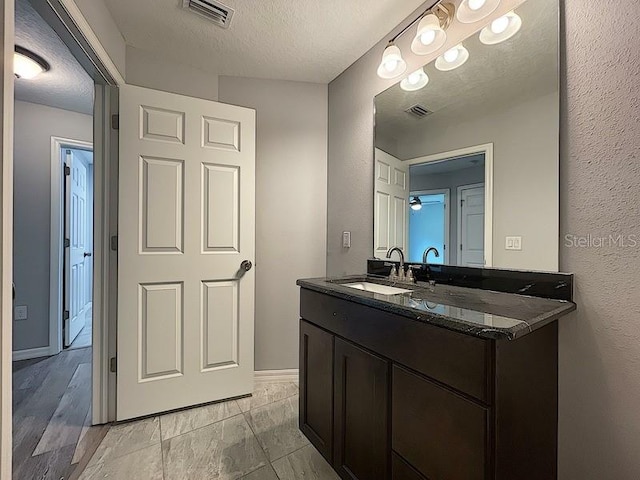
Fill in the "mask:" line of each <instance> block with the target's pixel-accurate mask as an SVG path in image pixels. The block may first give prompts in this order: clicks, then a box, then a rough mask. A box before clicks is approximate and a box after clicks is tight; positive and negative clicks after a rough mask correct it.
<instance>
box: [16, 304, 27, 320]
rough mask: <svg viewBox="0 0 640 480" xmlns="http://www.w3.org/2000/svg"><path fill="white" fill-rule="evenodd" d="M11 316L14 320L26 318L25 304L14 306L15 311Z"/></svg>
mask: <svg viewBox="0 0 640 480" xmlns="http://www.w3.org/2000/svg"><path fill="white" fill-rule="evenodd" d="M13 317H14V319H15V320H26V319H27V306H26V305H18V306H17V307H15V311H14V313H13Z"/></svg>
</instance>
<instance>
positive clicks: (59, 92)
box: [15, 0, 93, 114]
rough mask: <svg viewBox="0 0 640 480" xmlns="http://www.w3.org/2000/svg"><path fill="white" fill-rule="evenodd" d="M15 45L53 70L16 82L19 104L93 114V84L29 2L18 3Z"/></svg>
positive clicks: (23, 0)
mask: <svg viewBox="0 0 640 480" xmlns="http://www.w3.org/2000/svg"><path fill="white" fill-rule="evenodd" d="M16 45H20V46H22V47H25V48H27V49H28V50H31V51H32V52H34V53H36V54H38V55H40V56H41V57H42V58H44V59H45V60H46V61H47V62H49V64H50V65H51V70H49V71H48V72H45V73H43V74H41V75H38V76H37V77H36V78H33V79H31V80H26V79H22V78H17V79H16V81H15V96H16V100H23V101H26V102H32V103H39V104H42V105H48V106H50V107H57V108H63V109H65V110H72V111H74V112H80V113H86V114H91V113H92V112H93V80H92V79H91V78H90V77H89V75H87V73H86V72H85V71H84V70H83V68H82V67H81V66H80V64H79V63H78V62H77V61H76V59H75V58H74V57H73V55H71V52H69V49H68V48H67V47H66V46H65V44H64V43H63V42H62V40H60V38H59V37H58V36H57V35H56V33H55V32H54V31H53V30H52V29H51V27H49V25H48V24H47V23H46V22H45V21H44V20H43V19H42V17H40V15H38V14H37V13H36V11H35V10H34V9H33V7H32V6H31V4H30V3H29V2H28V1H27V0H16Z"/></svg>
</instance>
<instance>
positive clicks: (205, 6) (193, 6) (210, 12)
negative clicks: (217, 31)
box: [182, 0, 234, 28]
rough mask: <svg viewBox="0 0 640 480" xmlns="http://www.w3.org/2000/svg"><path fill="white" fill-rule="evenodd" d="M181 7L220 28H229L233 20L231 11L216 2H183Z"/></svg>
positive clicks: (188, 0) (195, 0) (213, 0)
mask: <svg viewBox="0 0 640 480" xmlns="http://www.w3.org/2000/svg"><path fill="white" fill-rule="evenodd" d="M182 6H183V7H184V8H186V9H188V10H191V11H192V12H193V13H197V14H198V15H200V16H202V17H205V18H208V19H209V20H211V21H212V22H213V23H215V24H216V25H218V26H219V27H222V28H229V25H231V19H232V18H233V13H234V11H233V9H232V8H230V7H227V6H226V5H223V4H222V3H220V2H216V0H183V1H182Z"/></svg>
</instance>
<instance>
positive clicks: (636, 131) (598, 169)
mask: <svg viewBox="0 0 640 480" xmlns="http://www.w3.org/2000/svg"><path fill="white" fill-rule="evenodd" d="M531 1H533V0H531ZM431 3H432V2H427V3H426V4H425V7H426V6H428V5H430V4H431ZM560 5H561V6H562V7H561V8H562V10H563V19H564V21H563V22H562V25H563V30H562V32H561V48H562V49H563V52H562V68H561V99H562V102H563V103H562V104H561V112H560V131H561V142H560V144H561V150H560V172H561V175H560V192H561V195H560V237H561V238H559V239H558V243H557V244H560V245H561V247H562V248H561V249H560V268H561V270H562V271H565V272H573V273H574V274H575V280H576V287H575V288H576V299H577V303H578V311H577V312H576V313H575V314H572V315H571V316H569V317H566V318H563V319H561V320H560V372H559V375H560V384H559V389H560V391H559V399H560V409H559V416H560V425H559V435H558V438H559V476H558V478H559V480H575V479H580V480H603V479H607V480H608V479H612V480H613V479H615V480H634V479H637V478H640V461H639V460H638V452H639V451H640V408H638V401H639V400H638V399H640V325H639V320H638V319H639V318H640V295H639V294H638V272H640V247H638V246H636V247H631V246H629V244H627V246H626V247H623V246H615V245H612V246H608V247H604V248H596V247H590V248H589V247H587V248H576V247H568V246H564V245H563V241H562V237H564V235H565V234H576V235H588V234H591V235H609V234H622V235H627V239H628V236H629V235H638V239H639V240H640V209H638V205H639V204H640V198H639V195H640V160H639V157H640V153H639V152H640V145H639V143H638V142H639V140H638V139H640V122H639V121H638V104H639V102H640V99H639V98H638V84H639V83H640V57H638V55H637V52H638V50H640V37H639V36H638V35H637V32H638V31H639V30H640V11H639V10H638V8H637V2H629V1H626V0H611V1H609V2H602V3H599V4H598V8H595V9H594V8H593V3H591V2H584V1H580V0H564V1H562V2H560ZM417 14H419V12H416V15H417ZM410 18H411V19H414V18H415V16H412V17H410ZM405 24H406V22H405ZM394 31H398V29H395V30H394ZM389 36H391V35H389ZM387 38H388V37H387ZM384 44H385V40H383V41H382V42H380V43H379V44H378V45H376V47H375V48H374V49H373V50H371V51H370V52H369V53H367V54H366V55H364V56H363V57H362V58H361V59H360V60H358V62H356V63H355V64H354V65H352V66H351V67H350V68H349V70H347V71H346V72H345V73H343V74H342V75H341V76H340V77H338V78H337V79H336V80H334V81H333V82H332V83H331V84H330V85H329V159H328V162H329V165H328V167H329V169H328V170H329V179H328V183H329V184H328V190H329V197H328V198H329V212H328V215H329V223H328V232H329V245H328V253H327V265H328V272H327V273H328V274H329V275H340V274H342V273H345V272H349V273H359V272H362V271H363V270H364V268H365V261H366V259H367V257H368V256H369V255H370V251H371V244H372V242H373V229H372V228H371V227H370V225H371V222H372V221H373V214H372V212H373V208H372V200H373V198H372V197H373V196H372V194H371V192H372V191H373V162H372V154H371V151H372V147H371V145H372V144H373V124H372V121H371V119H372V118H373V96H374V95H375V94H377V93H379V92H381V91H382V90H384V89H385V88H386V87H388V86H390V84H391V82H384V81H382V80H380V79H378V78H377V76H376V74H375V72H376V67H377V65H378V62H379V61H380V56H381V55H382V50H383V49H384ZM402 48H403V51H409V48H408V46H406V45H403V46H402ZM408 60H409V61H411V60H410V59H408ZM411 68H412V66H411V65H410V66H409V71H411V70H410V69H411ZM370 212H371V213H370ZM342 230H351V231H352V232H353V237H352V241H353V245H354V246H353V247H352V248H351V250H350V251H349V252H342V251H341V249H340V248H339V245H340V244H339V241H340V232H341V231H342ZM557 244H556V246H557Z"/></svg>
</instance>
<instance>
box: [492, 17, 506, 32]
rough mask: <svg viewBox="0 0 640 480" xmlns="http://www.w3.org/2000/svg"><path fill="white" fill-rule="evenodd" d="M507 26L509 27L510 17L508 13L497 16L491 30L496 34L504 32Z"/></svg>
mask: <svg viewBox="0 0 640 480" xmlns="http://www.w3.org/2000/svg"><path fill="white" fill-rule="evenodd" d="M507 28H509V17H507V16H506V15H505V16H504V17H500V18H496V19H495V20H494V21H493V22H491V31H492V32H493V33H495V34H496V35H499V34H501V33H504V32H505V31H506V30H507Z"/></svg>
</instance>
